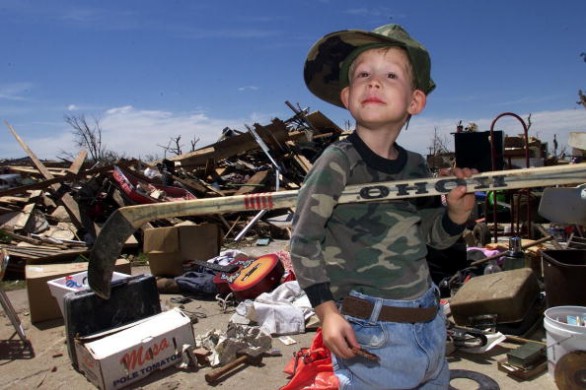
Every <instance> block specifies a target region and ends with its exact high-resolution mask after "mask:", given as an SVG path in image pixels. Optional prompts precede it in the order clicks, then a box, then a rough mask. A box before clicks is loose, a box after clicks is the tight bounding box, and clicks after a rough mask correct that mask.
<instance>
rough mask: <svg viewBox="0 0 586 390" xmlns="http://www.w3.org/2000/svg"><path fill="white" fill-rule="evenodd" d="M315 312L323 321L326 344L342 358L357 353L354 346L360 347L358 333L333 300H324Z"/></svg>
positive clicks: (351, 356) (350, 356)
mask: <svg viewBox="0 0 586 390" xmlns="http://www.w3.org/2000/svg"><path fill="white" fill-rule="evenodd" d="M315 313H316V314H317V316H318V317H319V319H320V321H321V328H322V337H323V340H324V344H325V345H326V347H328V349H329V350H330V351H331V352H332V353H333V354H334V355H336V356H337V357H339V358H341V359H350V358H353V357H354V356H355V355H356V354H355V353H354V352H353V351H352V348H355V349H360V344H358V342H357V341H356V335H355V334H354V330H353V329H352V326H350V323H349V322H348V321H346V319H345V318H344V316H343V315H342V314H341V313H340V311H339V310H338V308H337V307H336V304H335V303H334V302H333V301H327V302H324V303H322V304H320V305H318V306H316V307H315Z"/></svg>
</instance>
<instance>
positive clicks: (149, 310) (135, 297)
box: [63, 275, 161, 370]
mask: <svg viewBox="0 0 586 390" xmlns="http://www.w3.org/2000/svg"><path fill="white" fill-rule="evenodd" d="M63 308H64V314H63V317H64V318H65V333H66V337H67V350H68V352H69V358H70V359H71V363H72V365H73V367H74V368H75V369H76V370H77V369H78V364H77V354H76V353H75V338H76V337H84V336H89V335H91V334H94V333H98V332H102V331H106V330H109V329H114V328H117V327H119V326H123V325H127V324H130V323H132V322H135V321H138V320H141V319H143V318H147V317H151V316H153V315H155V314H159V313H160V312H161V302H160V300H159V291H158V290H157V283H156V280H155V277H154V276H152V275H137V276H131V277H129V278H126V279H121V280H116V281H114V282H112V292H111V295H110V298H109V299H102V298H100V297H99V296H97V295H96V294H95V293H94V292H93V291H91V290H83V291H78V292H70V293H67V294H65V297H64V304H63Z"/></svg>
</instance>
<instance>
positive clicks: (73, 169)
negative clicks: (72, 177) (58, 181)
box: [67, 149, 87, 174]
mask: <svg viewBox="0 0 586 390" xmlns="http://www.w3.org/2000/svg"><path fill="white" fill-rule="evenodd" d="M86 157H87V150H85V149H82V150H81V151H80V152H79V153H78V154H77V157H76V158H75V160H73V162H72V163H71V166H70V167H69V168H67V171H68V172H70V173H73V174H77V173H79V170H80V169H81V167H82V166H83V163H84V161H85V158H86Z"/></svg>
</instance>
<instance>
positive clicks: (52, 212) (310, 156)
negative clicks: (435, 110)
mask: <svg viewBox="0 0 586 390" xmlns="http://www.w3.org/2000/svg"><path fill="white" fill-rule="evenodd" d="M287 104H288V105H289V107H290V108H291V109H292V110H293V111H294V115H293V116H292V117H290V118H288V119H285V120H282V119H279V118H274V119H273V120H272V121H271V123H269V124H265V125H261V124H258V123H255V124H254V125H252V126H248V125H246V131H240V130H236V129H231V128H228V127H226V128H224V129H223V130H222V131H221V136H220V137H219V139H218V141H216V142H215V143H213V144H211V145H207V146H204V147H202V148H199V149H197V150H194V151H192V152H189V153H185V154H180V155H178V156H175V157H172V158H168V159H165V160H163V161H160V162H151V163H145V162H142V161H138V160H132V159H123V160H119V161H116V162H115V163H114V164H108V165H103V164H99V163H98V164H94V165H90V163H88V162H87V161H86V155H87V154H86V153H85V152H83V151H82V152H81V153H80V154H79V155H78V156H77V158H76V160H75V161H73V162H64V163H47V162H42V161H40V160H39V159H38V158H37V157H36V156H35V154H34V152H33V151H31V150H30V149H29V148H28V146H27V145H26V144H25V142H24V141H23V140H22V139H21V138H20V137H19V136H18V134H17V133H16V131H15V130H14V129H13V128H12V127H11V126H10V125H8V127H9V130H10V131H11V132H12V133H13V135H14V136H15V138H16V139H17V141H18V142H19V143H20V145H21V146H22V147H23V149H24V150H25V151H26V153H27V154H28V156H29V158H30V160H32V162H33V166H31V165H30V162H29V161H26V160H25V161H23V160H20V161H11V162H10V164H8V163H5V164H0V174H2V175H0V177H1V178H3V181H2V183H3V185H2V187H1V188H0V244H1V245H2V246H3V247H4V248H6V250H7V251H8V253H9V255H10V257H11V262H10V264H9V267H12V268H14V269H12V270H10V269H9V270H7V271H8V272H7V276H6V277H7V278H11V276H10V275H11V273H14V272H15V273H16V275H13V277H15V278H17V279H23V275H22V274H21V271H22V269H23V264H25V263H26V261H27V260H29V261H30V260H31V259H32V260H34V261H40V262H55V261H62V262H63V261H71V260H75V259H77V258H79V257H80V256H81V257H82V258H81V260H83V261H85V260H87V255H88V252H89V250H90V248H91V246H92V243H93V241H94V240H95V238H96V237H97V235H98V234H99V231H100V226H101V224H102V223H103V222H104V221H105V220H106V219H107V218H108V216H109V215H110V214H111V213H112V211H114V210H116V209H117V208H120V207H125V206H129V205H136V204H149V203H157V202H174V201H181V200H189V199H203V198H213V197H229V196H233V195H244V194H251V193H257V192H274V191H280V190H290V189H297V188H299V186H300V185H301V183H302V181H303V178H304V177H305V175H306V173H307V172H308V170H309V169H310V167H311V165H312V162H313V161H314V160H315V159H316V158H317V157H318V156H319V155H320V153H321V152H322V151H323V149H324V148H325V147H326V146H327V145H329V144H330V143H332V142H334V141H336V140H338V139H340V138H341V137H343V136H344V135H345V133H344V131H342V129H340V128H339V127H338V126H337V125H336V124H334V123H333V122H332V121H331V120H330V119H328V118H327V117H326V116H325V115H323V114H322V113H321V112H319V111H315V112H310V113H309V112H307V110H301V109H298V108H296V107H294V106H293V105H291V104H290V103H289V102H287ZM4 179H5V180H4ZM282 211H283V210H275V211H273V212H268V213H266V214H264V213H263V215H262V218H258V217H257V219H256V218H255V215H256V214H258V213H257V212H252V211H251V212H239V213H233V214H215V215H206V216H201V217H197V218H194V217H186V218H182V217H181V218H172V219H161V220H155V221H150V222H149V223H147V224H145V225H146V226H145V227H144V228H145V229H146V228H152V227H161V226H173V225H176V224H178V223H181V222H183V221H185V220H189V221H191V222H194V223H202V222H209V223H214V224H217V225H218V226H220V228H221V231H222V239H223V240H227V241H230V240H234V241H239V240H241V239H242V238H243V237H244V236H245V235H247V236H248V237H249V238H260V237H275V238H288V231H287V229H286V224H285V228H283V224H278V223H276V224H270V223H267V222H266V221H267V220H270V218H272V217H275V213H277V214H278V213H282ZM284 211H285V213H286V212H287V210H284ZM283 218H284V220H285V221H286V215H285V216H284V217H283ZM142 230H143V229H139V231H137V234H135V235H134V241H132V240H130V241H129V242H127V246H126V249H129V250H132V249H133V247H137V248H138V247H140V246H139V245H140V244H141V240H142V235H141V233H142Z"/></svg>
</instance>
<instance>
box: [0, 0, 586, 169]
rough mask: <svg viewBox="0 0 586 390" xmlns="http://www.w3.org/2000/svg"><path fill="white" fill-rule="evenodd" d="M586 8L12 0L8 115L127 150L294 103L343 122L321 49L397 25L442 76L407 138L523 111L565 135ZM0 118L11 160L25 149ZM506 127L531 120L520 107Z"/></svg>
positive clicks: (548, 136) (59, 147)
mask: <svg viewBox="0 0 586 390" xmlns="http://www.w3.org/2000/svg"><path fill="white" fill-rule="evenodd" d="M585 15H586V1H584V0H566V1H562V2H553V1H551V0H548V1H544V0H534V1H510V0H507V1H504V0H493V1H480V0H479V1H463V0H461V1H447V0H444V1H439V0H433V1H432V0H430V1H423V0H422V1H415V0H405V1H403V0H393V1H389V0H373V1H369V0H364V1H361V2H357V1H355V0H341V1H334V0H322V1H315V0H294V1H293V0H290V1H280V0H262V1H227V0H213V1H203V0H202V1H195V0H194V1H186V0H176V1H171V0H168V1H163V0H160V1H154V0H124V1H123V0H120V1H104V0H102V1H97V0H89V1H65V0H52V1H41V0H39V1H32V0H30V1H26V0H0V48H2V51H1V54H0V119H1V120H2V121H7V122H8V123H10V124H11V125H12V126H14V128H15V129H16V131H17V132H18V133H19V134H20V136H21V137H22V138H23V139H24V140H25V142H27V144H28V145H29V146H30V147H31V149H32V150H33V151H34V152H35V153H36V154H37V155H38V156H39V157H41V158H55V157H56V156H58V155H61V154H62V151H68V152H70V153H73V154H75V153H77V150H76V148H75V145H74V143H73V140H72V135H71V128H70V127H69V126H68V125H67V124H66V123H65V121H64V117H65V116H66V115H85V116H86V118H88V119H90V120H92V118H97V119H98V120H99V121H100V125H101V127H102V131H103V135H102V137H103V142H104V144H105V145H106V147H107V148H108V149H111V150H113V151H115V152H118V153H123V154H124V155H125V156H127V157H142V156H147V155H151V156H152V155H157V156H158V157H163V148H162V147H161V146H160V145H167V144H168V142H169V140H170V139H171V138H175V137H177V136H182V140H183V141H184V145H185V150H184V151H187V149H188V148H189V141H190V140H192V139H194V138H199V143H198V147H203V146H206V145H209V144H211V143H213V142H215V140H217V139H218V137H219V136H220V134H221V130H222V129H223V128H224V127H226V126H229V127H232V128H236V129H239V130H243V131H245V130H246V125H251V124H253V123H255V122H257V123H260V124H267V123H269V122H270V120H271V118H274V117H278V118H281V119H287V118H289V117H290V116H292V115H293V112H292V111H291V110H290V109H289V108H288V107H287V106H286V104H285V101H287V100H288V101H290V102H292V103H294V104H297V103H298V104H300V105H301V106H302V107H310V109H311V110H312V111H313V110H319V111H321V112H323V113H324V114H325V115H326V116H328V117H329V118H331V119H332V120H334V121H335V122H336V123H338V124H339V125H340V126H344V123H345V122H346V121H348V120H350V119H351V118H350V116H349V115H348V114H347V113H346V112H345V111H344V110H342V109H339V108H336V107H334V106H332V105H330V104H328V103H325V102H322V101H320V100H319V99H317V98H315V97H314V96H313V95H311V93H310V92H309V91H308V90H307V88H306V87H305V84H304V82H303V77H302V70H303V63H304V60H305V56H306V54H307V52H308V50H309V48H310V47H311V46H312V45H313V43H314V42H315V41H316V40H318V39H319V38H320V37H322V36H323V35H325V34H327V33H330V32H332V31H337V30H341V29H347V28H353V29H364V30H372V29H373V28H375V27H377V26H379V25H383V24H386V23H399V24H401V25H403V26H404V27H405V28H406V29H407V30H408V31H409V32H410V33H411V34H412V35H413V36H415V37H416V38H417V39H419V40H420V41H422V42H423V44H424V45H425V46H426V47H427V48H428V50H429V51H430V53H431V58H432V76H433V78H434V80H435V81H436V83H437V85H438V87H437V89H436V90H435V91H434V92H433V93H432V94H431V95H430V96H429V99H428V105H427V108H426V110H425V111H424V113H422V114H421V115H419V116H417V117H415V118H414V119H413V120H412V122H411V125H410V127H409V129H408V130H406V131H404V132H403V133H402V134H401V136H400V137H399V140H398V141H399V143H400V144H401V145H403V146H404V147H407V148H408V149H412V150H415V151H418V152H420V153H427V150H428V148H429V146H430V145H431V139H432V137H433V134H434V131H437V132H438V134H439V135H440V136H443V137H447V138H446V139H448V140H451V136H450V135H449V134H450V133H451V132H453V131H454V130H455V126H456V124H457V123H458V122H459V121H462V123H463V124H465V125H466V124H468V123H470V122H474V123H477V124H478V126H479V129H480V130H488V129H489V128H490V125H491V123H492V121H493V119H494V118H496V117H497V116H498V115H499V114H501V113H503V112H513V113H515V114H517V115H519V116H521V117H522V118H524V119H527V117H528V115H529V114H531V122H532V125H531V128H530V135H533V136H537V137H540V138H541V139H542V140H543V141H546V142H549V143H550V145H551V144H552V140H553V135H554V134H557V138H558V141H559V144H560V148H562V147H564V146H565V145H566V141H567V136H568V133H569V132H571V131H586V109H584V108H583V107H581V106H579V105H578V104H577V103H576V102H577V100H578V90H579V89H583V90H586V62H585V58H583V57H581V55H580V54H581V53H583V52H586V23H585V20H586V19H585ZM0 127H1V129H0V159H1V158H12V157H21V156H24V152H23V151H22V149H21V148H20V146H19V145H18V144H17V143H16V141H15V140H14V138H13V137H12V135H11V134H10V133H9V131H8V129H7V128H6V126H5V125H4V123H1V124H0ZM495 128H496V129H497V130H498V129H500V130H504V131H505V133H506V134H507V135H517V134H520V133H521V132H522V126H521V124H520V123H519V122H518V121H516V120H514V119H512V118H508V117H505V118H503V119H500V120H499V121H498V122H497V124H496V126H495ZM452 145H453V142H452Z"/></svg>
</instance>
